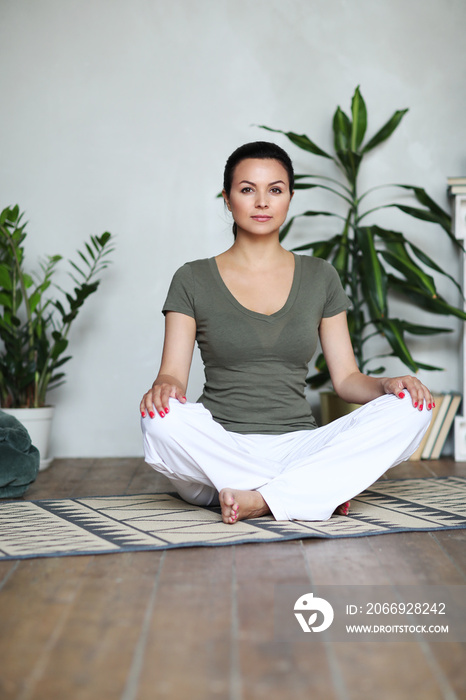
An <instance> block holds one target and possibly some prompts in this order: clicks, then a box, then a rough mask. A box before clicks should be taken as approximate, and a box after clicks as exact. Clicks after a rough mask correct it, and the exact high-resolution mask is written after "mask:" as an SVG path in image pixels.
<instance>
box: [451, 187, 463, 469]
mask: <svg viewBox="0 0 466 700" xmlns="http://www.w3.org/2000/svg"><path fill="white" fill-rule="evenodd" d="M448 191H449V195H450V197H451V198H452V205H453V232H454V234H455V238H456V239H457V240H459V241H462V243H463V245H464V246H465V247H466V177H455V178H448ZM462 268H463V269H462V282H461V284H462V289H463V296H466V253H463V265H462ZM465 309H466V302H465ZM461 371H462V383H461V389H462V395H463V402H462V408H461V414H462V415H459V416H456V418H455V423H454V425H455V461H457V462H466V410H465V403H466V401H465V397H466V324H463V337H462V364H461Z"/></svg>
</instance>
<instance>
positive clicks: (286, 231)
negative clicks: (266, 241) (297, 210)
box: [279, 216, 294, 242]
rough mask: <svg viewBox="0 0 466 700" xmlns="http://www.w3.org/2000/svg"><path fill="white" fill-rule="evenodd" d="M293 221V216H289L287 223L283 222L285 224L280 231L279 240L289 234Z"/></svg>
mask: <svg viewBox="0 0 466 700" xmlns="http://www.w3.org/2000/svg"><path fill="white" fill-rule="evenodd" d="M293 221H294V216H292V217H291V219H290V220H289V221H288V223H287V224H285V226H284V227H283V228H282V230H281V231H280V236H279V239H280V242H281V241H283V240H284V239H285V238H286V237H287V235H288V234H289V232H290V229H291V227H292V225H293Z"/></svg>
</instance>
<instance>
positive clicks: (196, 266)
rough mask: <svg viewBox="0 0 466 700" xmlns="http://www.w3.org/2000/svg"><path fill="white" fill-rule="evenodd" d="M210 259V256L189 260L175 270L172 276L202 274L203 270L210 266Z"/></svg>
mask: <svg viewBox="0 0 466 700" xmlns="http://www.w3.org/2000/svg"><path fill="white" fill-rule="evenodd" d="M210 259H211V258H200V259H198V260H189V261H188V262H185V263H184V264H183V265H181V267H179V268H178V269H177V270H176V271H175V274H174V276H175V277H186V276H188V277H193V276H197V275H199V274H201V275H202V274H203V273H204V272H205V270H206V269H207V268H209V267H210V264H211V263H210V262H209V261H210Z"/></svg>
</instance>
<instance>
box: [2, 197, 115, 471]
mask: <svg viewBox="0 0 466 700" xmlns="http://www.w3.org/2000/svg"><path fill="white" fill-rule="evenodd" d="M22 219H23V214H21V213H20V210H19V207H18V206H15V207H7V208H6V209H4V210H3V211H2V213H1V214H0V310H1V315H0V341H1V345H0V402H1V410H2V411H4V412H9V413H12V414H13V415H15V416H16V417H17V418H19V420H20V421H21V422H22V423H23V424H24V425H26V427H27V428H28V431H29V433H30V435H31V439H32V441H33V444H35V445H36V447H38V448H39V451H40V452H41V468H44V467H45V466H48V464H49V463H50V461H51V460H49V459H48V454H47V450H48V437H46V438H45V439H44V441H43V442H42V443H41V445H38V444H37V441H40V440H42V438H40V437H39V431H41V428H43V427H45V428H46V429H47V428H48V426H49V424H50V422H51V417H52V413H53V408H52V407H48V406H46V398H47V393H48V391H50V390H51V389H54V388H56V387H58V386H60V385H61V384H63V383H64V377H65V374H64V372H63V366H64V365H65V364H66V363H67V362H68V361H69V360H70V359H71V356H70V355H65V353H66V351H67V348H68V334H69V331H70V327H71V324H72V323H73V321H74V319H75V318H76V317H77V315H78V313H79V310H80V309H81V307H82V306H83V304H84V302H85V301H86V299H87V298H88V297H89V296H90V295H91V294H93V293H94V292H96V291H97V288H98V286H99V283H100V280H99V279H98V276H99V275H100V273H101V272H102V271H103V270H104V269H105V268H106V267H107V265H108V264H109V256H110V254H111V252H112V251H113V247H112V245H113V240H112V237H111V234H110V233H108V232H105V233H103V234H102V235H101V236H90V240H89V242H86V243H85V245H84V248H83V250H78V251H77V254H78V256H79V259H78V260H77V262H74V261H72V260H69V261H68V262H69V265H70V270H69V271H68V275H69V277H70V279H71V280H72V283H73V290H72V291H71V292H70V291H68V292H67V291H64V290H63V289H61V288H60V287H58V286H57V285H55V284H53V283H52V279H53V276H54V273H55V272H56V270H57V268H58V265H59V263H60V261H61V260H62V257H61V256H60V255H53V256H46V257H45V258H44V260H42V261H40V272H39V273H37V272H36V273H35V274H29V273H28V272H26V270H25V266H24V262H25V247H24V244H25V240H26V236H27V233H26V224H25V223H23V222H22ZM26 416H27V417H26Z"/></svg>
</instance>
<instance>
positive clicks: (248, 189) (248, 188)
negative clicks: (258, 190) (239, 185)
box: [241, 187, 252, 192]
mask: <svg viewBox="0 0 466 700" xmlns="http://www.w3.org/2000/svg"><path fill="white" fill-rule="evenodd" d="M241 192H252V189H251V187H243V189H242V190H241Z"/></svg>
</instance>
